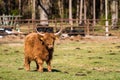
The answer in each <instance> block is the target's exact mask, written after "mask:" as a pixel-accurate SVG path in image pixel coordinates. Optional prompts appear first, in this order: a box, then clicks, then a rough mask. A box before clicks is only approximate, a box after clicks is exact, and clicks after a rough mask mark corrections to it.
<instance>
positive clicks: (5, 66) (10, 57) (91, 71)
mask: <svg viewBox="0 0 120 80" xmlns="http://www.w3.org/2000/svg"><path fill="white" fill-rule="evenodd" d="M23 53H24V51H23V43H9V44H0V80H120V42H116V41H89V40H88V41H84V40H80V41H70V40H68V41H60V42H59V43H56V44H55V51H54V57H53V60H52V68H53V69H52V72H47V71H46V64H44V68H45V69H44V72H43V73H40V72H37V71H35V68H36V66H35V63H34V62H32V63H31V71H29V72H27V71H25V70H24V67H23V61H24V55H23Z"/></svg>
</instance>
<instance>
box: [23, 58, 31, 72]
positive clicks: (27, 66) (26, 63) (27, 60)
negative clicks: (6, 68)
mask: <svg viewBox="0 0 120 80" xmlns="http://www.w3.org/2000/svg"><path fill="white" fill-rule="evenodd" d="M24 66H25V69H26V71H29V70H30V60H29V58H28V57H25V62H24Z"/></svg>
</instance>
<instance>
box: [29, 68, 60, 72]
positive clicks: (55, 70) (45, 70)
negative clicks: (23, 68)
mask: <svg viewBox="0 0 120 80" xmlns="http://www.w3.org/2000/svg"><path fill="white" fill-rule="evenodd" d="M30 72H38V71H37V70H30ZM43 72H48V70H47V68H43ZM51 72H61V71H60V70H57V69H52V71H51Z"/></svg>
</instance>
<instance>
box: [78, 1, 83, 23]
mask: <svg viewBox="0 0 120 80" xmlns="http://www.w3.org/2000/svg"><path fill="white" fill-rule="evenodd" d="M82 10H83V0H81V1H80V14H79V15H80V16H79V17H80V18H79V19H80V21H79V24H82V14H83V11H82Z"/></svg>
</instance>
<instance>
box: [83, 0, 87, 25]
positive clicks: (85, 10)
mask: <svg viewBox="0 0 120 80" xmlns="http://www.w3.org/2000/svg"><path fill="white" fill-rule="evenodd" d="M86 13H87V7H86V0H84V23H85V24H86V19H87V16H86Z"/></svg>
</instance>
